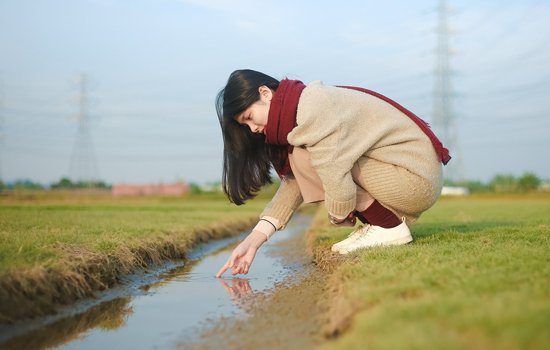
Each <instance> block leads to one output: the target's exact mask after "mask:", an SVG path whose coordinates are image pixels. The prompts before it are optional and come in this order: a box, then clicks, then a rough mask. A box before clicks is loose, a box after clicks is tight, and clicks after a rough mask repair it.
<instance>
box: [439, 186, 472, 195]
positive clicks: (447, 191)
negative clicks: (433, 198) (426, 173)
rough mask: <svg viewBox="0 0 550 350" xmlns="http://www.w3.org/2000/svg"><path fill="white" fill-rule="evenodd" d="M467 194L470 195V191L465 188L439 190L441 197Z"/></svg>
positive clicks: (450, 187) (451, 187) (447, 187)
mask: <svg viewBox="0 0 550 350" xmlns="http://www.w3.org/2000/svg"><path fill="white" fill-rule="evenodd" d="M467 194H470V190H469V189H467V188H466V187H455V186H443V189H442V190H441V195H442V196H444V195H449V196H465V195H467Z"/></svg>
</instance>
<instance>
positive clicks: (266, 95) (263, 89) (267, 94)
mask: <svg viewBox="0 0 550 350" xmlns="http://www.w3.org/2000/svg"><path fill="white" fill-rule="evenodd" d="M258 91H260V97H261V98H262V99H266V100H267V101H271V99H272V98H273V91H272V90H271V89H270V88H268V87H267V86H265V85H262V86H260V87H259V89H258Z"/></svg>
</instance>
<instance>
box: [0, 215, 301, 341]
mask: <svg viewBox="0 0 550 350" xmlns="http://www.w3.org/2000/svg"><path fill="white" fill-rule="evenodd" d="M310 222H311V217H309V216H304V215H295V217H294V218H293V220H292V221H291V223H290V224H289V225H288V227H287V229H286V230H284V231H281V232H278V233H277V234H276V235H274V236H273V237H272V238H271V239H270V241H269V242H268V243H266V244H264V245H263V246H262V248H261V249H260V250H259V251H258V253H257V255H256V258H255V260H254V263H253V265H252V268H251V269H250V272H249V273H248V275H246V278H243V277H240V278H238V277H233V276H231V274H230V273H229V271H228V272H226V273H225V274H224V276H223V278H222V279H216V278H215V277H214V275H215V274H216V272H217V271H218V270H219V268H220V267H221V266H222V265H223V264H224V263H225V261H226V260H227V259H228V257H229V255H230V253H231V251H232V249H233V248H234V247H235V246H236V245H237V244H238V243H239V242H240V241H241V240H242V239H244V237H246V234H242V235H240V236H238V237H234V238H230V239H226V240H221V241H217V242H213V243H210V244H206V245H202V246H200V247H198V248H197V249H196V250H195V251H194V252H192V253H191V254H190V260H189V261H188V262H186V263H185V264H183V263H180V265H178V264H171V265H168V266H164V267H158V268H156V269H150V270H148V271H143V272H142V273H140V274H137V275H134V276H132V277H131V278H129V279H128V280H127V281H126V284H125V285H124V286H120V287H117V288H114V289H112V290H110V291H107V292H102V293H99V294H98V300H87V301H83V302H81V303H79V304H77V305H76V306H72V307H67V308H63V309H61V310H60V312H59V314H58V315H57V316H53V317H46V318H42V319H38V320H33V321H31V322H25V323H20V324H16V325H12V326H9V327H3V328H0V348H1V349H46V348H48V349H54V348H55V349H102V348H103V349H172V348H176V347H177V346H178V344H180V346H181V344H182V340H184V341H185V342H189V341H192V340H193V339H194V338H198V337H199V335H200V334H201V333H203V332H204V330H205V329H207V328H208V327H207V326H208V325H209V324H212V323H213V322H215V321H217V320H219V319H220V318H221V319H224V318H225V319H231V318H234V319H242V318H245V317H247V315H246V312H245V311H243V310H244V309H246V306H245V305H246V302H247V300H248V299H250V300H252V299H254V297H255V296H257V295H259V294H263V292H266V291H269V290H271V289H273V288H274V286H276V285H278V284H280V283H281V282H282V281H283V280H285V278H287V277H288V275H289V274H290V273H292V274H294V273H296V272H297V271H298V270H299V269H301V268H302V267H303V265H301V264H297V263H293V260H288V259H285V258H284V257H283V256H282V255H281V254H280V253H279V251H280V250H282V249H285V248H284V244H281V243H284V242H285V241H289V240H291V239H292V238H293V237H296V236H298V235H300V234H302V233H303V231H304V230H305V229H307V227H308V226H309V224H310ZM153 281H155V282H154V283H152V282H153Z"/></svg>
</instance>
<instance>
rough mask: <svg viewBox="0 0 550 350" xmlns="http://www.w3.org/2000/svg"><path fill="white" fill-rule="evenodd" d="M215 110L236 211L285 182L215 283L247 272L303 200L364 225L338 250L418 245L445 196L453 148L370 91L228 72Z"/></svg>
mask: <svg viewBox="0 0 550 350" xmlns="http://www.w3.org/2000/svg"><path fill="white" fill-rule="evenodd" d="M216 109H217V113H218V117H219V119H220V124H221V127H222V134H223V138H224V165H223V188H224V191H225V193H226V194H227V196H228V197H229V199H230V200H231V201H232V202H233V203H235V204H237V205H241V204H244V201H245V200H248V199H251V198H254V196H255V193H257V192H258V191H259V190H260V189H261V187H262V186H264V185H265V184H268V183H271V177H270V169H271V166H273V167H274V168H275V170H276V171H277V173H278V174H279V176H280V177H281V179H282V182H281V186H280V188H279V190H278V191H277V193H276V194H275V196H274V197H273V200H272V201H271V202H270V203H269V204H268V205H267V207H266V208H265V210H264V211H263V213H262V214H261V215H260V221H259V223H258V225H257V226H256V227H255V228H254V229H253V230H252V232H251V233H250V235H249V236H248V237H247V238H246V239H245V240H244V241H243V242H242V243H241V244H240V245H239V246H237V248H235V250H234V251H233V253H232V254H231V257H230V258H229V259H228V261H227V262H226V264H225V265H224V266H223V267H222V268H221V269H220V271H219V272H218V274H217V275H216V277H220V276H221V275H222V274H223V273H224V272H225V271H226V270H227V269H229V268H231V273H232V274H233V275H236V274H239V273H243V274H247V273H248V270H249V268H250V265H251V264H252V261H253V260H254V256H255V254H256V251H257V250H258V248H259V247H260V246H261V245H262V244H263V243H264V242H266V241H267V240H268V239H269V237H270V236H271V235H272V234H273V233H274V232H275V231H277V230H282V229H284V228H285V226H286V224H287V223H288V221H289V220H290V218H291V217H292V215H293V213H294V211H295V210H296V209H297V208H298V206H299V205H300V204H301V203H302V202H304V201H305V202H307V203H312V202H321V201H324V203H325V206H326V208H327V210H328V212H329V220H330V222H331V223H332V224H334V225H337V226H354V225H355V218H358V219H359V220H361V221H362V222H363V224H364V225H360V226H359V227H358V228H357V229H355V230H354V231H353V232H352V233H351V234H350V235H349V237H348V238H347V239H345V240H344V241H342V242H339V243H337V244H335V245H334V246H333V247H332V250H333V251H335V252H338V253H341V254H347V253H349V252H352V251H354V250H356V249H359V248H366V247H374V246H379V245H400V244H406V243H409V242H411V241H412V237H411V234H410V231H409V229H408V226H410V225H412V224H413V223H414V222H415V221H416V220H417V219H418V218H419V217H420V215H421V214H422V213H423V212H424V211H426V210H427V209H429V208H430V207H431V206H432V205H433V204H434V203H435V201H436V200H437V199H438V198H439V195H440V193H441V188H442V174H441V162H443V163H444V164H446V163H447V162H448V161H449V160H450V156H449V153H448V151H447V149H445V148H443V145H442V144H441V142H440V141H439V140H438V139H437V138H436V137H435V135H434V134H433V133H432V132H431V130H430V129H429V127H428V126H427V124H426V123H425V122H423V121H422V120H421V119H419V118H418V117H416V116H415V115H414V114H412V113H411V112H409V111H407V110H406V109H404V108H403V107H401V106H400V105H398V104H397V103H395V102H394V101H391V100H389V99H388V98H386V97H384V96H382V95H379V94H376V93H374V92H372V91H369V90H365V89H360V88H353V87H337V86H325V85H323V84H322V82H321V81H314V82H312V83H310V84H309V85H308V86H307V87H306V86H305V85H304V84H303V83H302V82H300V81H298V80H288V79H285V80H282V81H281V82H279V81H277V80H276V79H274V78H272V77H270V76H268V75H265V74H263V73H260V72H256V71H253V70H238V71H235V72H233V73H232V74H231V76H230V77H229V80H228V82H227V85H226V86H225V88H224V89H223V90H222V91H220V93H219V94H218V96H217V100H216Z"/></svg>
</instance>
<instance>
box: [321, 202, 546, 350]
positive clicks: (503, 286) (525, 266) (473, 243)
mask: <svg viewBox="0 0 550 350" xmlns="http://www.w3.org/2000/svg"><path fill="white" fill-rule="evenodd" d="M320 215H323V214H320ZM349 231H350V230H349V229H337V228H331V227H329V226H327V225H326V224H322V226H320V227H319V228H318V229H317V237H316V242H317V244H318V245H320V246H321V247H323V248H324V249H325V250H326V249H329V247H330V245H332V244H333V243H336V242H337V241H339V240H341V239H343V238H345V237H346V235H347V234H348V233H349ZM411 232H412V235H413V237H414V239H415V241H414V243H413V244H410V245H407V246H400V247H389V248H381V249H371V250H367V249H365V250H361V251H358V252H357V254H356V255H357V259H355V260H354V263H350V264H343V265H341V266H340V267H339V268H338V269H337V270H336V271H334V272H333V274H332V276H331V280H332V281H333V283H341V284H342V285H340V287H341V288H340V292H339V293H338V295H337V296H336V297H335V300H334V302H333V303H332V305H333V307H332V308H331V309H330V310H329V313H328V315H329V316H328V317H329V319H330V318H332V319H336V320H338V319H345V317H343V318H342V317H341V316H342V315H338V314H339V313H345V312H348V313H350V314H352V315H353V318H352V321H351V323H350V324H349V327H347V328H345V326H346V324H340V325H339V326H340V327H341V328H344V329H343V332H342V333H340V335H339V336H337V337H336V339H335V340H331V341H329V342H327V343H326V344H325V346H324V348H326V349H348V348H351V349H365V348H372V349H471V348H474V349H488V348H492V349H543V348H549V347H550V331H549V330H548V326H549V325H550V198H541V197H529V196H523V197H516V198H514V197H497V196H494V197H491V196H484V197H477V198H476V197H473V198H472V197H470V198H468V197H466V198H442V199H440V200H439V201H438V203H437V204H436V205H435V206H434V207H433V208H432V209H430V210H429V211H428V212H426V213H425V214H424V215H423V216H422V217H421V219H420V220H419V221H418V222H417V223H416V224H415V225H414V226H413V227H412V228H411ZM338 299H340V300H338ZM342 305H343V306H342ZM350 310H351V311H350ZM344 323H345V322H344ZM336 328H338V326H337V327H336Z"/></svg>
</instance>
